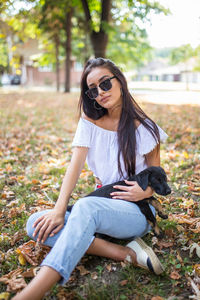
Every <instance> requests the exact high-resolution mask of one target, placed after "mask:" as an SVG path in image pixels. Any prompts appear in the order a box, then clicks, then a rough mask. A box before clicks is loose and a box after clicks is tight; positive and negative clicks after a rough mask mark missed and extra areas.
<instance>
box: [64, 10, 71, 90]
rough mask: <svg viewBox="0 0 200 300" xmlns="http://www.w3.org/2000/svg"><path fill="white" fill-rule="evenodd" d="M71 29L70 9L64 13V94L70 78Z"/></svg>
mask: <svg viewBox="0 0 200 300" xmlns="http://www.w3.org/2000/svg"><path fill="white" fill-rule="evenodd" d="M71 28H72V8H69V9H68V11H67V13H66V28H65V31H66V47H65V51H66V60H65V93H69V92H70V85H71V80H70V79H71V78H70V71H71Z"/></svg>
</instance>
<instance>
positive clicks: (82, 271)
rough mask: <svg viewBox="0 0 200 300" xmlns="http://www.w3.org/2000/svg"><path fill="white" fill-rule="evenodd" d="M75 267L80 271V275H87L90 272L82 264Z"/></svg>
mask: <svg viewBox="0 0 200 300" xmlns="http://www.w3.org/2000/svg"><path fill="white" fill-rule="evenodd" d="M76 269H78V270H79V271H80V274H81V276H84V275H87V274H89V273H90V272H89V271H88V270H86V268H85V267H84V266H77V267H76Z"/></svg>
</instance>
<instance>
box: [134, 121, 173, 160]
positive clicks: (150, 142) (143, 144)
mask: <svg viewBox="0 0 200 300" xmlns="http://www.w3.org/2000/svg"><path fill="white" fill-rule="evenodd" d="M146 122H148V123H149V124H150V126H151V122H150V121H149V120H148V121H147V120H146ZM157 127H158V130H159V133H160V141H161V142H165V141H166V139H167V138H168V135H167V134H166V133H165V132H164V130H162V128H160V127H159V126H158V125H157ZM136 144H137V148H136V151H137V152H138V154H139V155H141V156H142V155H145V154H147V153H149V152H151V151H152V150H153V149H154V148H155V147H156V145H157V144H158V140H157V139H155V138H154V137H153V136H152V134H151V132H150V131H149V130H148V129H146V127H145V126H144V125H143V124H140V125H139V126H138V128H137V130H136Z"/></svg>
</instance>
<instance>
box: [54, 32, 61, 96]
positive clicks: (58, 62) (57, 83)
mask: <svg viewBox="0 0 200 300" xmlns="http://www.w3.org/2000/svg"><path fill="white" fill-rule="evenodd" d="M54 40H55V46H56V90H57V92H59V90H60V60H59V44H60V41H59V36H58V35H55V37H54Z"/></svg>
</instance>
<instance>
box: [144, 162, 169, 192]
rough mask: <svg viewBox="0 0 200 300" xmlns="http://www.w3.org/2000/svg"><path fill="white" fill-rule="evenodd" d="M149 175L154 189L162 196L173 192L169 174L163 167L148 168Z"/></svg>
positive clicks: (150, 183)
mask: <svg viewBox="0 0 200 300" xmlns="http://www.w3.org/2000/svg"><path fill="white" fill-rule="evenodd" d="M148 169H149V172H150V175H149V185H150V186H151V187H152V188H153V190H154V191H155V192H156V193H157V194H159V195H162V196H166V195H168V194H170V193H171V189H170V187H169V185H168V184H167V176H166V173H165V171H164V170H163V168H161V167H150V168H148Z"/></svg>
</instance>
